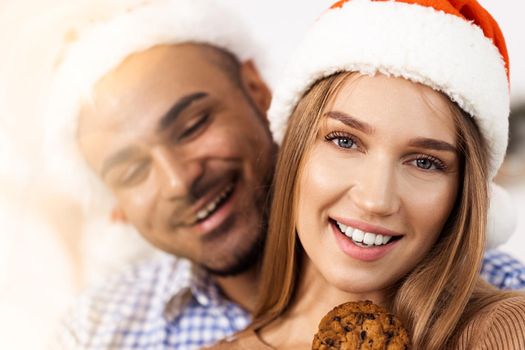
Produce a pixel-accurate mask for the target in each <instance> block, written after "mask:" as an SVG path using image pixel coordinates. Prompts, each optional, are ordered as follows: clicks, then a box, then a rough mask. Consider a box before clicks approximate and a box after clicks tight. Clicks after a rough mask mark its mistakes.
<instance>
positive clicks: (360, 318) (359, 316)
mask: <svg viewBox="0 0 525 350" xmlns="http://www.w3.org/2000/svg"><path fill="white" fill-rule="evenodd" d="M355 323H357V324H358V325H362V324H363V314H357V315H356V319H355Z"/></svg>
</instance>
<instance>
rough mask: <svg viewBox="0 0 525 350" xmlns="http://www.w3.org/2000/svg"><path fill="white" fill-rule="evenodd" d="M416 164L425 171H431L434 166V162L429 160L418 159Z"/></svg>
mask: <svg viewBox="0 0 525 350" xmlns="http://www.w3.org/2000/svg"><path fill="white" fill-rule="evenodd" d="M416 162H417V166H418V167H419V168H422V169H425V170H429V169H430V168H432V166H433V165H434V164H433V163H432V161H430V160H429V159H418V160H417V161H416Z"/></svg>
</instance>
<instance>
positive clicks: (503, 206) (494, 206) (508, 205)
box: [487, 183, 517, 248]
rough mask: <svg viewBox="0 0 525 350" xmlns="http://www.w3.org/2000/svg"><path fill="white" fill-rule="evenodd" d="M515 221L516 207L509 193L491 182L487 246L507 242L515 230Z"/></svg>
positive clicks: (491, 246) (493, 246)
mask: <svg viewBox="0 0 525 350" xmlns="http://www.w3.org/2000/svg"><path fill="white" fill-rule="evenodd" d="M516 223H517V217H516V208H515V207H514V205H513V203H512V199H511V198H510V195H509V193H508V192H507V191H506V190H505V189H503V188H502V187H500V186H498V185H496V184H495V183H492V184H491V185H490V204H489V212H488V221H487V248H496V247H498V246H499V245H501V244H503V243H505V242H507V240H508V239H509V238H510V236H512V234H513V233H514V232H515V231H516Z"/></svg>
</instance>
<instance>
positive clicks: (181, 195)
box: [153, 146, 204, 200]
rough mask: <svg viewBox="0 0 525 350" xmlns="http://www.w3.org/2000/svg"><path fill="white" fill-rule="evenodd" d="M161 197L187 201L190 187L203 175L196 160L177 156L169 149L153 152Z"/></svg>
mask: <svg viewBox="0 0 525 350" xmlns="http://www.w3.org/2000/svg"><path fill="white" fill-rule="evenodd" d="M153 159H154V162H155V167H156V169H157V173H158V181H159V187H160V189H159V190H160V191H161V195H162V196H163V197H164V198H166V199H171V200H174V199H187V197H188V196H191V195H192V186H193V185H194V184H195V183H196V182H197V181H198V180H199V178H200V177H201V176H202V175H203V173H204V168H203V166H202V164H201V162H199V161H198V160H196V159H192V158H188V157H187V156H184V155H177V154H175V152H173V151H172V150H171V149H170V148H168V147H164V146H159V147H156V148H155V149H154V150H153Z"/></svg>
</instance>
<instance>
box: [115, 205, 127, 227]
mask: <svg viewBox="0 0 525 350" xmlns="http://www.w3.org/2000/svg"><path fill="white" fill-rule="evenodd" d="M111 222H114V223H122V224H126V223H128V217H127V216H126V214H125V213H124V211H123V210H122V208H120V207H119V206H118V205H117V206H115V207H114V208H113V210H112V211H111Z"/></svg>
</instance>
